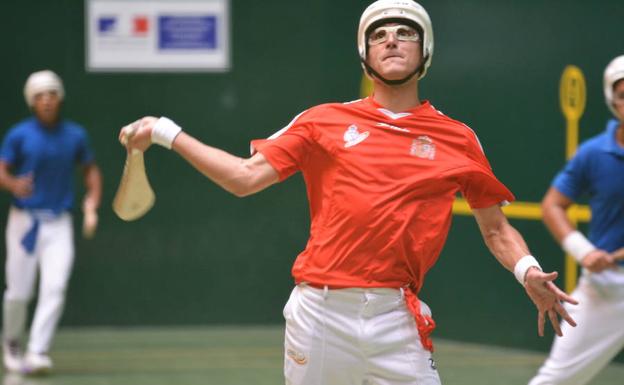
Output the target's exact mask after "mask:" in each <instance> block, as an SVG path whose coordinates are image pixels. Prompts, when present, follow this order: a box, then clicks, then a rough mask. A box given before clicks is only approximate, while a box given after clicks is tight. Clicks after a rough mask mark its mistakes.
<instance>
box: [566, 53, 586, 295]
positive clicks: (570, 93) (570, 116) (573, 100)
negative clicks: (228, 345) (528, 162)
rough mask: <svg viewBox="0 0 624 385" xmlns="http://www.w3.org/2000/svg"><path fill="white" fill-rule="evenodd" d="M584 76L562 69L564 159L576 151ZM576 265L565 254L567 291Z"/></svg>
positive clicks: (572, 69) (571, 286)
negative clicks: (564, 133)
mask: <svg viewBox="0 0 624 385" xmlns="http://www.w3.org/2000/svg"><path fill="white" fill-rule="evenodd" d="M585 95H586V88H585V77H584V76H583V72H582V71H581V69H580V68H578V67H576V66H573V65H568V66H566V67H565V69H564V70H563V74H562V75H561V81H560V83H559V102H560V105H561V111H562V112H563V116H564V117H565V119H566V159H570V158H572V156H574V153H576V148H577V147H578V142H579V120H580V119H581V116H583V112H584V111H585V98H586V96H585ZM577 211H578V210H577V209H576V205H574V206H572V207H570V209H569V210H568V217H569V218H570V222H572V225H573V226H574V227H576V225H577V223H578V215H577ZM577 271H578V269H577V265H576V261H575V260H574V258H573V257H572V256H570V255H566V256H565V289H566V291H567V292H568V293H570V292H571V291H572V290H574V288H575V286H576V281H577V274H578V273H577Z"/></svg>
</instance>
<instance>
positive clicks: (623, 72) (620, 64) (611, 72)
mask: <svg viewBox="0 0 624 385" xmlns="http://www.w3.org/2000/svg"><path fill="white" fill-rule="evenodd" d="M622 79H624V55H621V56H618V57H616V58H615V59H613V60H611V63H609V65H608V66H607V68H605V72H604V81H603V84H604V94H605V100H606V102H607V106H608V107H609V109H610V110H611V112H613V115H615V116H616V117H618V118H619V119H621V120H624V116H620V115H618V112H617V110H616V109H615V107H614V106H613V86H614V85H615V83H616V82H617V81H618V80H622Z"/></svg>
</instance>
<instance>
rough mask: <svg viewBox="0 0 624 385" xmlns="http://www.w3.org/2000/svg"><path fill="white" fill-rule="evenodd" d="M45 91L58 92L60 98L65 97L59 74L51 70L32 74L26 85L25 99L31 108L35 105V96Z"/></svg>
mask: <svg viewBox="0 0 624 385" xmlns="http://www.w3.org/2000/svg"><path fill="white" fill-rule="evenodd" d="M45 91H56V93H57V94H58V96H59V98H60V99H61V100H63V97H65V89H64V88H63V82H62V81H61V78H59V77H58V75H57V74H55V73H54V72H52V71H50V70H44V71H37V72H33V73H32V74H30V76H29V77H28V79H27V80H26V84H25V85H24V98H25V99H26V104H28V106H29V107H32V105H33V104H34V103H35V95H37V94H38V93H41V92H45Z"/></svg>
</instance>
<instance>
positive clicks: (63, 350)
mask: <svg viewBox="0 0 624 385" xmlns="http://www.w3.org/2000/svg"><path fill="white" fill-rule="evenodd" d="M435 343H436V354H435V358H436V361H437V365H438V370H439V371H440V374H441V377H442V381H443V383H444V384H445V385H507V384H509V385H512V384H526V383H527V381H528V379H529V378H530V377H531V375H532V374H533V373H534V372H535V370H536V369H537V367H538V366H539V365H540V364H541V362H542V360H543V359H544V356H543V355H542V354H538V353H534V352H527V351H521V350H512V349H503V348H498V347H491V346H485V345H476V344H465V343H457V342H452V341H445V340H439V339H437V340H435ZM52 358H53V359H54V361H55V365H56V368H55V369H56V370H55V372H54V373H53V374H52V375H50V376H47V377H42V378H23V377H20V376H12V375H7V374H5V375H4V376H3V383H2V385H165V384H166V385H199V384H202V385H209V384H214V385H243V384H244V385H248V384H254V385H265V384H266V385H269V384H270V385H279V384H283V379H282V328H281V327H248V326H245V327H233V326H227V327H188V328H150V329H146V328H136V329H90V328H89V329H63V330H61V331H60V332H59V333H58V336H57V339H56V343H55V348H54V351H53V352H52ZM623 378H624V365H622V364H613V365H611V366H609V367H608V368H607V369H606V370H605V371H603V372H602V373H601V375H600V376H599V377H598V378H597V379H595V380H594V381H593V382H592V384H594V385H616V384H618V385H619V384H622V383H623V382H622V381H623V380H622V379H623Z"/></svg>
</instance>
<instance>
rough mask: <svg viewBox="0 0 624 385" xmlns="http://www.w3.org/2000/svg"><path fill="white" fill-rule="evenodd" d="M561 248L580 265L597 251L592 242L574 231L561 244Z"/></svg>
mask: <svg viewBox="0 0 624 385" xmlns="http://www.w3.org/2000/svg"><path fill="white" fill-rule="evenodd" d="M561 247H563V250H565V251H566V253H568V254H570V255H571V256H573V257H574V259H576V260H577V261H578V262H579V263H580V262H581V261H583V258H585V256H586V255H587V254H589V253H591V252H592V251H594V250H596V246H594V245H593V244H592V243H591V242H590V241H588V240H587V238H585V236H583V234H581V233H580V232H578V231H573V232H571V233H570V234H568V235H566V237H565V238H563V241H562V242H561Z"/></svg>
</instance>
